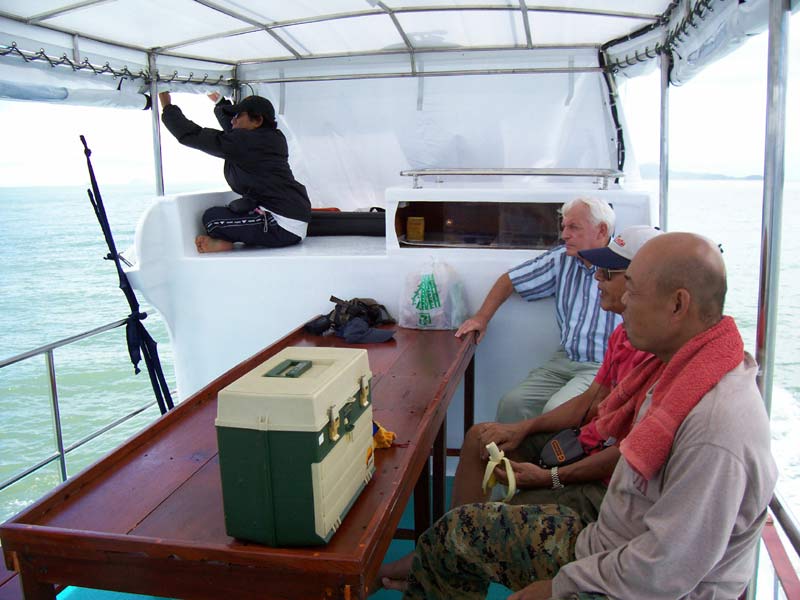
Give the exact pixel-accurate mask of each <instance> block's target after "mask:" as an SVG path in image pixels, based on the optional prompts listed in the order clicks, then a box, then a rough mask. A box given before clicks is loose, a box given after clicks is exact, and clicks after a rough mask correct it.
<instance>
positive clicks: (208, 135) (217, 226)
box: [158, 92, 311, 252]
mask: <svg viewBox="0 0 800 600" xmlns="http://www.w3.org/2000/svg"><path fill="white" fill-rule="evenodd" d="M158 98H159V100H160V101H161V106H162V107H163V112H162V115H161V121H162V122H163V123H164V125H165V126H166V128H167V129H168V130H169V131H170V133H171V134H172V135H174V136H175V138H176V139H177V140H178V141H179V142H180V143H181V144H183V145H184V146H189V147H190V148H196V149H197V150H202V151H203V152H205V153H207V154H211V155H212V156H218V157H220V158H224V159H225V181H227V182H228V185H230V186H231V189H232V190H233V191H234V192H236V193H237V194H241V196H242V197H241V198H238V199H236V200H234V201H233V202H231V203H230V204H228V206H214V207H212V208H209V209H208V210H207V211H206V212H205V213H204V214H203V224H204V225H205V228H206V232H207V233H208V235H199V236H197V238H196V239H195V244H196V246H197V251H198V252H222V251H225V250H231V249H232V248H233V244H234V243H236V242H242V243H244V244H247V245H251V246H267V247H270V248H278V247H281V246H291V245H292V244H297V243H299V242H301V241H302V240H303V238H305V237H306V230H307V229H308V221H309V220H310V218H311V202H310V201H309V199H308V194H307V193H306V188H305V186H304V185H302V184H301V183H299V182H298V181H297V180H295V178H294V175H293V174H292V169H291V168H290V167H289V149H288V146H287V144H286V138H285V137H284V135H283V133H281V131H280V130H279V129H278V125H277V123H276V122H275V109H274V108H273V106H272V103H271V102H270V101H269V100H267V99H266V98H262V97H260V96H248V97H247V98H245V99H244V100H242V101H241V102H239V104H231V103H230V102H229V101H228V100H226V99H224V98H222V99H221V98H220V95H219V94H217V93H213V94H209V98H211V100H212V101H214V102H216V106H215V107H214V115H215V116H216V117H217V120H218V121H219V123H220V125H221V126H222V129H223V131H219V130H218V129H208V128H205V127H200V126H199V125H197V124H196V123H193V122H192V121H190V120H189V119H187V118H186V117H185V116H184V115H183V112H181V109H180V108H178V107H177V106H175V105H174V104H172V99H171V98H170V94H169V92H161V93H160V94H159V95H158Z"/></svg>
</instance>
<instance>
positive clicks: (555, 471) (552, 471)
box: [550, 467, 564, 490]
mask: <svg viewBox="0 0 800 600" xmlns="http://www.w3.org/2000/svg"><path fill="white" fill-rule="evenodd" d="M550 479H552V480H553V487H552V489H554V490H560V489H561V488H563V487H564V484H563V483H561V480H560V479H559V478H558V467H553V468H552V469H550Z"/></svg>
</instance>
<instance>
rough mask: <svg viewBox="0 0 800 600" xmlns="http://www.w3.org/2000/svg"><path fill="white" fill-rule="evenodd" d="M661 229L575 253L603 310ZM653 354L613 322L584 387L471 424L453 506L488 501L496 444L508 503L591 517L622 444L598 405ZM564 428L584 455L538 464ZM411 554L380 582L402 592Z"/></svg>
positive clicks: (613, 304)
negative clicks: (561, 399) (604, 432)
mask: <svg viewBox="0 0 800 600" xmlns="http://www.w3.org/2000/svg"><path fill="white" fill-rule="evenodd" d="M660 234H661V231H659V230H658V229H656V228H655V227H651V226H649V225H635V226H633V227H628V228H627V229H625V230H623V231H622V233H620V234H619V235H618V236H615V238H614V239H613V240H612V241H611V242H610V243H609V244H608V246H605V247H603V248H594V249H590V250H581V251H580V252H579V255H580V256H581V257H582V258H583V259H585V260H587V261H589V262H590V263H591V264H592V265H594V266H595V267H597V268H596V270H595V273H594V277H595V279H596V280H597V286H598V289H599V292H600V305H601V306H602V308H603V310H606V311H610V312H613V313H615V314H621V313H622V310H623V308H624V306H623V304H622V295H623V294H624V293H625V277H624V273H625V269H626V268H627V266H628V264H629V263H630V258H632V257H633V255H635V254H636V252H637V251H638V250H639V248H641V247H642V245H644V243H645V242H647V241H648V240H650V239H652V238H654V237H656V236H657V235H660ZM623 249H624V256H623ZM651 356H652V355H651V354H649V353H647V352H642V351H641V350H637V349H636V348H634V347H633V346H632V345H631V343H630V342H629V341H628V336H627V334H626V333H625V328H624V327H623V325H618V326H617V328H616V329H615V330H614V333H612V334H611V338H610V339H609V343H608V350H606V354H605V357H604V358H603V365H602V366H601V367H600V370H599V371H598V373H597V375H596V377H595V379H594V381H593V382H592V385H591V386H589V389H587V390H586V391H584V392H583V393H581V394H579V395H577V396H575V397H573V398H571V399H570V400H568V401H567V402H565V403H564V404H562V405H561V406H558V407H556V408H554V409H553V410H551V411H549V412H547V413H545V414H543V415H541V416H539V417H533V418H531V419H526V420H524V421H520V422H518V423H512V424H504V423H479V424H477V425H474V426H473V427H471V428H470V430H469V431H468V432H467V434H466V436H465V437H464V445H463V446H462V447H461V454H460V458H459V462H458V468H457V469H456V475H455V480H454V482H453V493H452V498H451V508H454V507H456V506H460V505H463V504H469V503H472V502H485V501H486V500H487V499H488V497H487V493H486V492H485V491H484V490H483V489H482V486H481V483H482V481H483V478H484V471H485V467H486V463H487V458H488V453H487V450H486V445H487V444H489V443H490V442H494V443H495V444H497V446H498V448H499V449H500V450H502V451H503V452H504V453H506V455H507V456H508V457H509V458H510V459H512V460H511V461H510V465H511V468H512V469H513V471H514V475H515V480H516V487H517V488H518V489H519V490H521V491H520V493H519V494H517V495H516V496H514V498H513V499H512V500H511V503H512V504H561V505H564V506H568V507H570V508H571V509H573V510H574V511H575V512H577V513H578V515H579V516H580V517H581V520H582V521H583V522H584V523H589V522H591V521H595V520H596V519H597V515H598V513H599V511H600V505H601V503H602V500H603V496H605V493H606V490H607V485H608V480H609V478H610V477H611V474H612V473H613V471H614V467H615V466H616V464H617V460H619V456H620V454H619V443H620V442H621V441H622V439H604V438H603V436H601V435H600V434H599V433H598V431H597V415H598V412H597V407H598V405H599V404H600V403H601V402H602V401H603V400H604V399H605V398H606V396H608V394H609V392H610V391H611V390H612V389H613V388H614V387H615V386H616V385H617V383H619V381H621V380H622V379H623V378H624V377H625V376H626V375H627V374H628V373H629V372H630V371H631V370H632V369H633V368H634V367H635V366H637V365H638V364H640V363H641V362H643V361H644V360H645V359H647V358H649V357H651ZM568 428H579V429H580V433H579V435H578V441H579V442H580V445H581V447H582V448H583V451H584V453H585V457H584V458H582V459H581V460H578V461H576V462H573V463H571V464H568V465H565V466H561V467H553V468H551V469H543V468H542V467H540V466H539V465H538V460H539V454H540V452H541V449H542V447H543V446H544V444H545V442H546V441H547V440H548V439H549V438H550V437H551V436H552V434H553V433H554V432H557V431H561V430H564V429H568ZM495 476H496V478H497V480H498V481H499V482H500V483H502V484H507V482H508V479H507V476H506V471H505V470H504V468H503V467H502V466H498V467H497V468H496V469H495ZM411 558H413V554H412V555H408V556H406V557H404V558H402V559H400V560H399V561H396V562H394V563H388V564H386V565H384V566H383V567H382V568H381V571H380V572H379V575H380V576H382V577H385V578H386V580H384V581H382V584H383V585H384V586H385V587H387V588H394V589H403V588H404V584H405V578H406V576H407V575H408V571H409V570H410V568H411Z"/></svg>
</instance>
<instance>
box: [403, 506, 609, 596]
mask: <svg viewBox="0 0 800 600" xmlns="http://www.w3.org/2000/svg"><path fill="white" fill-rule="evenodd" d="M583 527H584V523H583V522H582V521H581V519H580V517H578V515H577V514H576V513H575V512H574V511H572V510H571V509H569V508H566V507H563V506H559V505H555V504H545V505H523V506H511V505H508V504H502V503H500V502H487V503H483V504H467V505H464V506H459V507H458V508H455V509H453V510H451V511H450V512H448V513H447V514H446V515H444V516H443V517H442V518H441V519H439V520H438V521H437V522H436V523H435V524H434V525H433V527H431V528H430V529H429V530H428V531H426V532H425V533H424V534H423V535H422V537H420V539H419V542H418V543H417V550H416V553H415V555H414V564H413V566H412V568H411V574H410V575H409V578H408V590H407V591H406V593H405V595H404V596H403V598H408V599H416V598H419V599H421V600H422V599H426V598H427V599H428V600H434V599H439V598H459V599H472V598H475V599H478V598H485V597H486V592H487V590H488V588H489V583H490V582H492V581H493V582H496V583H500V584H502V585H504V586H506V587H507V588H510V589H512V590H515V591H516V590H520V589H522V588H523V587H525V586H526V585H528V584H529V583H531V582H532V581H537V580H542V579H552V578H553V577H554V576H555V575H556V573H558V570H559V569H560V568H561V566H563V565H565V564H567V563H568V562H570V561H571V560H573V559H574V556H575V555H574V548H575V540H576V538H577V537H578V533H580V531H581V529H583ZM600 598H604V596H599V595H586V594H583V595H575V596H573V597H572V598H571V600H590V599H591V600H595V599H600Z"/></svg>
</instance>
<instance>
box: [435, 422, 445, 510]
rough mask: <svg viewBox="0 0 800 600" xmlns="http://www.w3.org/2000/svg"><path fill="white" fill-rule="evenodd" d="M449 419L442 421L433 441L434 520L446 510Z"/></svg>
mask: <svg viewBox="0 0 800 600" xmlns="http://www.w3.org/2000/svg"><path fill="white" fill-rule="evenodd" d="M446 477H447V419H446V418H445V420H444V421H442V426H441V427H440V428H439V433H437V434H436V440H435V441H434V442H433V521H436V520H438V519H439V518H440V517H441V516H442V515H443V514H444V513H445V510H446V503H447V488H446V487H445V478H446Z"/></svg>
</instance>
